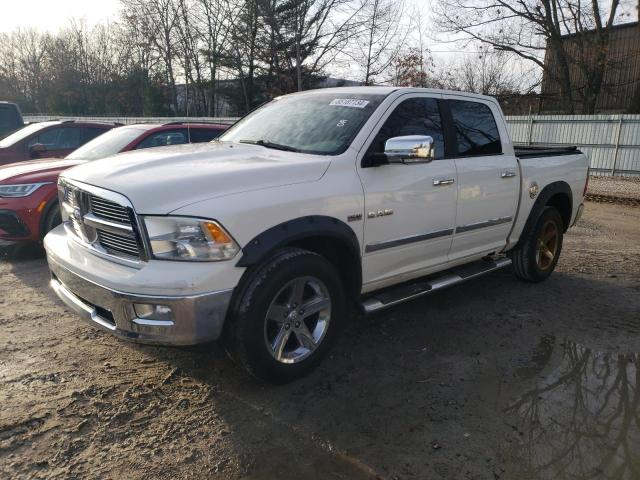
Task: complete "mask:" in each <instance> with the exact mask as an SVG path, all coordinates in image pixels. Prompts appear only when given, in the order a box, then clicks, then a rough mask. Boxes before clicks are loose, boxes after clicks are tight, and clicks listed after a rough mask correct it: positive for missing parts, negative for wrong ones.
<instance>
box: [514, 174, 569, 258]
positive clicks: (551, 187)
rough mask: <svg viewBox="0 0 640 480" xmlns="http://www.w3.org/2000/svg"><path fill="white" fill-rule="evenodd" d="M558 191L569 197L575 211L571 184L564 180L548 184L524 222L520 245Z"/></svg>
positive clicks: (567, 226)
mask: <svg viewBox="0 0 640 480" xmlns="http://www.w3.org/2000/svg"><path fill="white" fill-rule="evenodd" d="M558 193H563V194H565V195H566V196H567V197H568V198H569V205H570V207H571V212H572V213H573V192H572V191H571V187H570V186H569V184H568V183H567V182H564V181H562V180H560V181H557V182H552V183H550V184H548V185H547V186H545V187H544V188H543V189H542V191H541V192H540V193H539V194H538V198H536V201H535V202H534V204H533V206H532V207H531V211H530V212H529V217H528V218H527V222H526V223H525V224H524V228H523V229H522V233H521V234H520V240H518V246H519V245H520V244H521V242H522V239H523V238H524V237H525V236H526V234H527V233H528V232H529V231H531V229H532V228H533V225H534V224H535V222H536V221H537V220H538V217H539V216H540V214H541V213H542V211H543V210H544V208H545V207H546V206H547V203H548V202H549V199H550V198H551V197H553V196H554V195H556V194H558ZM568 228H569V225H565V229H568Z"/></svg>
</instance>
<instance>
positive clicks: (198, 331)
mask: <svg viewBox="0 0 640 480" xmlns="http://www.w3.org/2000/svg"><path fill="white" fill-rule="evenodd" d="M48 262H49V268H50V269H51V287H52V288H53V290H54V292H55V293H56V294H57V295H58V297H59V298H60V299H61V300H62V301H63V302H64V303H65V304H66V305H67V306H68V307H69V308H71V309H73V310H74V311H76V312H77V313H78V314H79V315H80V316H81V317H82V319H83V320H85V321H87V322H88V323H90V324H92V325H94V326H97V327H100V328H102V329H103V330H106V331H108V332H109V333H111V334H113V335H115V336H117V337H120V338H123V339H126V340H131V341H135V342H139V343H151V344H159V345H195V344H199V343H204V342H208V341H211V340H215V339H217V338H218V337H219V336H220V334H221V333H222V327H223V325H224V319H225V316H226V313H227V309H228V306H229V303H230V301H231V294H232V292H233V290H232V289H228V290H221V291H218V292H212V293H205V294H199V295H191V296H155V295H140V294H130V293H124V292H120V291H116V290H113V289H110V288H107V287H104V286H101V285H98V284H97V283H94V282H91V281H89V280H87V279H85V278H83V277H82V276H80V275H78V274H77V273H75V272H72V271H71V270H69V269H67V268H65V267H64V266H62V265H61V264H60V263H58V262H57V261H56V260H55V259H54V258H52V256H51V255H48ZM134 304H153V305H163V306H167V307H170V308H171V312H172V319H171V320H150V319H146V318H139V317H138V316H137V315H136V312H135V309H134Z"/></svg>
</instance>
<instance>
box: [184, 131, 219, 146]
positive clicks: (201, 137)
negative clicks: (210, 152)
mask: <svg viewBox="0 0 640 480" xmlns="http://www.w3.org/2000/svg"><path fill="white" fill-rule="evenodd" d="M222 132H223V130H215V129H213V128H192V129H191V131H190V132H189V135H190V137H191V143H201V142H210V141H211V140H213V139H214V138H217V137H218V136H220V134H221V133H222Z"/></svg>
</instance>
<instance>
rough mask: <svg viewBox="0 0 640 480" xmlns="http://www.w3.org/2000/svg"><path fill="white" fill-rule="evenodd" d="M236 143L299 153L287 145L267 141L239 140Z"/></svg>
mask: <svg viewBox="0 0 640 480" xmlns="http://www.w3.org/2000/svg"><path fill="white" fill-rule="evenodd" d="M238 143H248V144H250V145H260V146H261V147H267V148H273V149H274V150H284V151H285V152H300V150H298V149H297V148H294V147H290V146H289V145H281V144H279V143H273V142H270V141H269V140H240V141H239V142H238Z"/></svg>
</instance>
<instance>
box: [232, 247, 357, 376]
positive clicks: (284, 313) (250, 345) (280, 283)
mask: <svg viewBox="0 0 640 480" xmlns="http://www.w3.org/2000/svg"><path fill="white" fill-rule="evenodd" d="M305 306H306V311H305ZM310 312H311V314H310ZM344 312H345V297H344V290H343V286H342V282H341V279H340V275H339V274H338V272H337V271H336V269H335V267H334V266H333V265H332V264H331V263H330V262H329V261H327V260H326V259H325V258H323V257H322V256H320V255H318V254H316V253H313V252H309V251H307V250H302V249H298V248H287V249H283V250H280V251H278V252H277V253H276V254H275V255H273V256H272V257H271V258H270V259H268V260H267V261H266V262H264V263H262V264H261V265H260V266H258V267H257V268H256V269H255V270H254V271H253V272H252V273H251V274H250V276H249V277H248V279H247V280H246V281H244V282H243V285H242V286H241V287H240V290H239V292H238V295H237V298H236V299H235V301H234V304H233V308H232V311H231V316H230V318H229V321H228V328H227V331H226V332H225V335H226V346H227V351H228V352H229V354H230V356H231V357H232V358H233V359H234V360H235V361H237V362H239V363H240V364H241V365H242V366H243V367H244V368H245V369H246V370H247V371H248V372H249V373H250V374H252V375H254V376H255V377H258V378H260V379H262V380H265V381H267V382H270V383H277V384H282V383H287V382H290V381H292V380H295V379H297V378H299V377H301V376H303V375H306V374H307V373H308V372H310V371H311V370H312V369H313V368H315V367H316V366H317V365H318V363H319V362H320V360H321V359H322V357H323V356H324V355H325V354H326V352H327V350H328V349H329V348H330V346H331V344H332V343H333V341H334V339H335V336H336V332H337V330H338V328H339V326H340V324H341V320H342V318H343V316H344Z"/></svg>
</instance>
